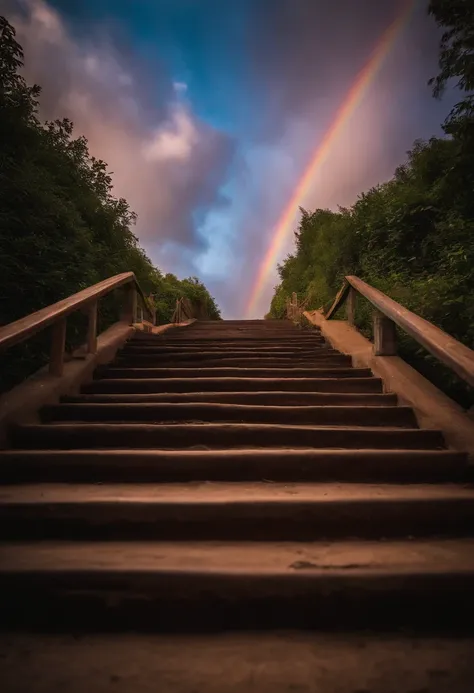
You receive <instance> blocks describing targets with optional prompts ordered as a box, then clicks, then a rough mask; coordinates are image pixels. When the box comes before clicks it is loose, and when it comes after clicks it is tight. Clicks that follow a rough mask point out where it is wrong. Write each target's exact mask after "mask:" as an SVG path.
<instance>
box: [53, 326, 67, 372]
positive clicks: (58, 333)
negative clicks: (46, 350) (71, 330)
mask: <svg viewBox="0 0 474 693" xmlns="http://www.w3.org/2000/svg"><path fill="white" fill-rule="evenodd" d="M65 348H66V318H62V319H61V320H58V322H56V323H54V325H53V327H52V330H51V352H50V358H49V372H50V373H51V375H57V376H61V375H62V374H63V370H64V350H65Z"/></svg>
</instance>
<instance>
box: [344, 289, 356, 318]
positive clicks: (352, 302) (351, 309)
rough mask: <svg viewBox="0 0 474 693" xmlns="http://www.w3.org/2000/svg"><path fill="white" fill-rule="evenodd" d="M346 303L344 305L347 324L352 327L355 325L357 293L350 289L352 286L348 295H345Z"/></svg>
mask: <svg viewBox="0 0 474 693" xmlns="http://www.w3.org/2000/svg"><path fill="white" fill-rule="evenodd" d="M346 300H347V303H346V311H347V322H348V323H349V325H352V327H354V325H355V312H356V305H357V291H356V290H355V289H353V288H352V286H351V287H350V289H349V293H348V295H347V299H346Z"/></svg>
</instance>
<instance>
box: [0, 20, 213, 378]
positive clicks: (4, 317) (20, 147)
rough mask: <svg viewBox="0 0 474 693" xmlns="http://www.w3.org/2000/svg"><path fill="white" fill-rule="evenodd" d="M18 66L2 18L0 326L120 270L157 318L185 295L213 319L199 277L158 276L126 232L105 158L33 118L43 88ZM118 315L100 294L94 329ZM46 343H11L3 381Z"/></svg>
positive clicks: (75, 337) (129, 218) (74, 335)
mask: <svg viewBox="0 0 474 693" xmlns="http://www.w3.org/2000/svg"><path fill="white" fill-rule="evenodd" d="M22 66H23V51H22V48H21V46H20V45H19V44H18V42H17V41H16V38H15V29H14V28H13V27H12V26H11V25H10V24H9V23H8V21H7V20H6V19H5V18H4V17H0V132H1V133H2V137H1V139H0V267H1V273H0V324H6V323H9V322H12V321H13V320H16V319H18V318H20V317H23V316H24V315H28V314H29V313H31V312H33V311H35V310H38V309H40V308H42V307H44V306H46V305H48V304H51V303H54V302H56V301H59V300H60V299H62V298H65V297H66V296H69V295H70V294H73V293H75V292H77V291H80V290H81V289H84V288H85V287H87V286H89V285H91V284H94V283H96V282H98V281H100V280H101V279H105V278H107V277H110V276H112V275H114V274H118V273H120V272H125V271H133V272H134V273H135V275H136V276H137V279H138V281H139V282H140V284H141V285H142V288H143V290H144V291H145V292H146V293H147V294H150V293H152V294H154V296H155V297H156V299H155V300H156V302H157V307H158V308H159V310H158V318H159V320H160V321H162V322H167V321H169V320H170V318H171V315H172V313H173V310H174V307H175V302H176V298H181V296H183V295H184V296H187V297H188V298H189V299H190V300H191V301H196V300H198V301H199V302H200V303H199V305H201V304H202V302H203V301H204V302H205V303H206V306H208V309H209V311H208V312H209V315H210V317H216V318H217V317H219V310H218V308H217V306H216V304H215V302H214V300H213V299H212V298H211V296H210V295H209V292H208V291H207V289H206V287H205V286H204V285H203V284H202V283H200V282H199V280H197V279H193V280H184V281H180V280H178V279H177V278H176V277H174V276H173V275H167V276H166V277H165V278H163V275H162V273H161V272H160V271H159V270H158V269H157V268H156V267H154V266H153V264H152V262H151V261H150V260H149V258H148V257H147V255H146V253H145V252H144V251H143V249H142V248H141V247H140V245H139V243H138V239H137V237H136V236H135V234H134V233H133V227H134V224H135V222H136V215H135V214H134V212H133V211H132V210H131V209H130V207H129V205H128V203H127V201H126V200H124V199H116V198H115V197H114V196H113V194H112V177H111V175H110V173H109V172H108V169H107V165H106V163H105V162H104V161H101V160H100V159H97V158H95V157H94V156H91V154H90V152H89V148H88V142H87V140H86V138H85V137H81V136H79V137H76V136H75V133H74V125H73V123H72V122H71V121H70V120H68V119H62V120H60V119H58V120H55V121H54V122H47V123H44V124H43V123H41V122H40V119H39V117H38V99H39V97H40V94H41V90H40V88H39V87H38V86H36V85H34V86H32V87H30V86H28V85H27V83H26V82H25V80H24V78H23V77H22V76H21V74H20V72H19V70H20V69H21V67H22ZM171 277H173V278H172V279H171ZM116 317H117V304H116V301H115V300H114V297H113V296H111V297H109V298H107V299H106V300H105V301H103V302H101V314H100V327H101V328H104V327H106V326H107V325H108V324H110V323H111V322H112V321H113V320H115V319H116ZM69 322H70V326H71V330H70V331H69V333H68V343H69V345H70V346H74V345H75V344H76V343H77V342H78V341H79V340H80V339H82V337H83V328H84V324H83V321H82V322H81V316H80V315H78V316H75V317H74V319H73V320H71V321H69ZM46 337H47V336H46ZM47 350H48V344H47V341H45V336H44V335H41V336H40V337H39V338H38V339H35V340H34V341H33V342H28V343H27V344H25V345H22V346H21V347H20V348H18V349H14V350H12V351H9V352H8V363H7V364H6V365H7V368H4V369H2V378H3V379H2V380H1V381H0V387H3V388H5V387H8V386H11V385H12V384H13V383H14V382H17V381H18V380H19V379H21V378H23V377H24V376H25V375H26V374H27V373H29V372H33V371H34V370H36V369H37V368H38V366H39V365H41V363H42V361H43V360H45V359H46V358H47Z"/></svg>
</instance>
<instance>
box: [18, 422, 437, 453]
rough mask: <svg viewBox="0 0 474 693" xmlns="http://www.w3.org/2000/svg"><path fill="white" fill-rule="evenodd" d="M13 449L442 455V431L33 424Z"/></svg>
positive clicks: (23, 429)
mask: <svg viewBox="0 0 474 693" xmlns="http://www.w3.org/2000/svg"><path fill="white" fill-rule="evenodd" d="M10 437H11V440H12V444H13V446H14V447H17V448H25V449H29V450H31V449H35V448H45V449H56V450H57V449H66V450H68V449H73V448H84V447H86V448H93V447H97V448H117V447H121V446H125V447H131V448H151V447H157V448H158V447H159V448H161V449H170V448H172V449H186V448H192V447H194V446H198V445H199V446H201V445H202V446H205V447H209V448H211V449H216V448H224V447H229V448H243V447H255V446H258V447H262V448H263V447H267V448H268V447H273V448H274V447H279V446H282V447H290V448H293V447H297V448H307V447H315V448H350V449H354V448H355V449H357V448H360V449H363V448H368V449H384V450H390V449H397V450H400V449H407V450H426V449H442V448H443V447H444V444H443V437H442V435H441V433H440V431H435V430H420V429H400V428H382V427H377V428H368V427H363V426H361V427H352V428H347V427H336V426H335V427H323V426H296V425H293V426H290V425H286V426H283V425H277V424H243V423H242V424H240V423H227V424H211V423H205V424H171V425H165V424H131V423H121V424H112V423H100V424H98V423H95V424H92V423H88V424H85V423H74V424H64V423H63V424H29V425H22V426H16V427H14V428H12V430H11V436H10Z"/></svg>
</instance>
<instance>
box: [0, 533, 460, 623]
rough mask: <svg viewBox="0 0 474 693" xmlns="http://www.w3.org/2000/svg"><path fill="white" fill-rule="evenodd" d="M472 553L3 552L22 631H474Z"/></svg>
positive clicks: (434, 544)
mask: <svg viewBox="0 0 474 693" xmlns="http://www.w3.org/2000/svg"><path fill="white" fill-rule="evenodd" d="M473 581H474V541H473V540H472V539H456V540H437V541H434V540H431V541H426V540H425V541H410V542H406V541H403V542H395V541H394V542H378V541H372V542H371V541H359V542H354V541H352V542H334V543H329V544H328V543H323V542H312V543H309V544H307V543H302V542H299V543H296V544H291V543H281V542H279V543H263V544H262V543H257V542H238V543H237V542H232V543H224V542H212V543H203V542H197V543H195V542H186V543H174V544H172V543H168V542H133V543H128V542H112V543H104V542H92V543H86V542H81V543H68V542H41V543H21V544H12V545H8V544H6V545H3V546H1V548H0V610H1V613H2V624H3V626H4V627H5V626H8V625H9V624H14V626H15V627H20V626H24V627H32V626H35V627H42V628H43V627H44V628H51V627H55V628H66V629H67V630H68V632H70V630H71V628H74V627H79V626H84V627H87V628H88V629H90V630H92V629H94V628H100V629H103V628H107V629H109V628H113V627H117V628H120V630H124V629H127V630H128V629H136V630H140V629H152V630H155V631H160V630H180V629H181V630H185V629H193V630H201V631H203V630H207V629H209V628H211V627H212V628H226V629H228V628H231V627H234V628H239V627H240V628H246V629H250V628H252V627H257V628H259V629H261V628H289V627H306V628H308V627H313V628H331V627H332V628H338V629H341V628H352V627H356V628H360V627H362V628H364V629H367V628H369V627H372V628H382V629H384V630H385V631H386V630H387V629H389V628H392V629H393V628H396V627H415V628H416V627H419V628H421V629H423V630H425V631H426V629H429V628H431V629H432V630H442V629H444V628H451V627H453V626H455V627H456V628H457V629H459V628H462V626H464V627H466V628H472V622H473V618H474V591H473V589H472V584H473Z"/></svg>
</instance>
